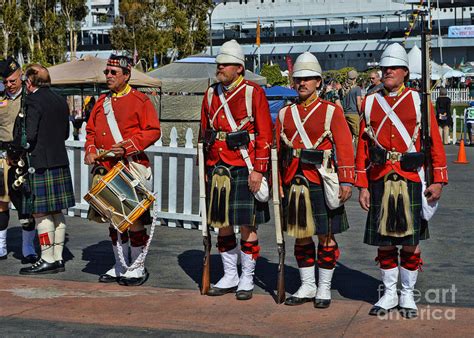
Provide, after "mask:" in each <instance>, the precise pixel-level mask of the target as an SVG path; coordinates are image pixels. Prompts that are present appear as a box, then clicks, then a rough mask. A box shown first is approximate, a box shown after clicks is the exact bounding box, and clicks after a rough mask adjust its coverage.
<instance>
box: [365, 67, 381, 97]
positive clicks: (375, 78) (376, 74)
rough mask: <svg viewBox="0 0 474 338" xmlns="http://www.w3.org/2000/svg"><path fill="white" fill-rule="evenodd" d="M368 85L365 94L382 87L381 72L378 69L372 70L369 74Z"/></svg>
mask: <svg viewBox="0 0 474 338" xmlns="http://www.w3.org/2000/svg"><path fill="white" fill-rule="evenodd" d="M369 79H370V86H369V88H367V95H369V94H372V93H375V92H378V91H379V90H381V89H382V88H383V83H382V72H381V71H380V70H374V71H372V72H370V74H369Z"/></svg>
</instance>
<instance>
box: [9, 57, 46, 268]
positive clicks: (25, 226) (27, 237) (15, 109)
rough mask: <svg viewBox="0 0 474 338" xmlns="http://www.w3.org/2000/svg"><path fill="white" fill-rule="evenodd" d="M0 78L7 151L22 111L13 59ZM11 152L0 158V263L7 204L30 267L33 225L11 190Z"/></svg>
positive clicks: (19, 73) (33, 257)
mask: <svg viewBox="0 0 474 338" xmlns="http://www.w3.org/2000/svg"><path fill="white" fill-rule="evenodd" d="M0 76H1V77H2V78H3V84H4V86H5V94H4V95H0V142H1V143H2V144H3V146H2V148H3V149H2V150H9V148H10V145H11V144H10V143H11V141H12V140H13V128H14V126H15V121H16V120H17V117H18V114H19V113H20V110H21V101H22V95H23V90H24V89H23V88H22V81H21V77H22V71H21V67H20V65H19V64H18V62H16V61H15V60H14V59H13V58H11V57H10V58H8V59H7V60H5V62H4V63H3V67H2V65H0ZM10 155H11V151H8V154H7V156H6V157H5V156H4V155H1V156H0V186H2V189H0V260H2V259H6V258H7V227H8V222H9V220H10V202H11V203H12V204H13V205H14V206H15V208H16V209H17V211H19V213H18V219H19V221H20V224H21V225H22V253H23V259H22V260H21V262H22V264H28V263H29V264H33V263H35V262H36V261H37V260H38V256H37V255H36V252H35V246H34V243H33V241H34V238H35V236H36V231H35V222H34V220H33V218H32V217H31V215H30V214H23V213H22V212H21V209H22V208H21V204H22V199H23V194H22V191H21V189H17V190H15V189H12V183H13V180H14V179H15V178H16V176H17V175H18V174H17V170H18V166H17V164H18V162H17V161H14V160H13V159H12V156H10Z"/></svg>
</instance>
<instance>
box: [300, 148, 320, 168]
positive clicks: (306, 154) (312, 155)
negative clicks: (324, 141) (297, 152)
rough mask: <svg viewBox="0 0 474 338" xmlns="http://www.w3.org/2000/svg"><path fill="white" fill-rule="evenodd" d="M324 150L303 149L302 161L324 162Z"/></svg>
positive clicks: (307, 162) (306, 162) (309, 162)
mask: <svg viewBox="0 0 474 338" xmlns="http://www.w3.org/2000/svg"><path fill="white" fill-rule="evenodd" d="M323 156H324V151H322V150H315V149H303V150H301V156H300V162H301V163H303V164H312V165H318V164H321V163H323Z"/></svg>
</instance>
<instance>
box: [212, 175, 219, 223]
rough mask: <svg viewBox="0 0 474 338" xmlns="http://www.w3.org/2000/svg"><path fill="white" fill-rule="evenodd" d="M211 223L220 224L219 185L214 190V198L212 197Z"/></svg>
mask: <svg viewBox="0 0 474 338" xmlns="http://www.w3.org/2000/svg"><path fill="white" fill-rule="evenodd" d="M211 204H212V206H211V221H212V222H213V223H214V222H219V188H217V184H216V185H215V186H214V189H212V196H211Z"/></svg>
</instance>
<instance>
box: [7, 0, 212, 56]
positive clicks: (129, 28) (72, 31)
mask: <svg viewBox="0 0 474 338" xmlns="http://www.w3.org/2000/svg"><path fill="white" fill-rule="evenodd" d="M119 3H120V17H117V18H116V19H115V22H114V26H113V28H112V30H111V31H110V38H111V42H112V47H113V49H116V50H125V51H127V52H128V53H129V54H130V55H133V54H134V51H135V50H136V51H137V52H138V55H139V58H141V59H144V60H146V62H147V64H148V65H151V64H152V61H153V57H154V55H155V54H156V55H157V56H158V57H159V58H160V64H163V63H165V62H167V61H169V60H170V58H177V57H184V56H187V55H190V54H195V53H198V52H201V51H202V50H203V49H204V47H205V46H206V45H207V44H208V35H207V34H208V30H207V13H208V10H209V9H210V8H211V6H213V4H212V1H211V0H180V1H178V0H140V1H139V0H121V1H120V2H119ZM85 4H86V0H0V23H1V33H0V54H2V56H3V58H5V57H7V56H10V55H13V56H15V57H17V56H18V55H19V54H21V55H23V57H24V59H25V61H26V62H27V63H31V62H41V63H43V64H46V65H48V64H54V63H57V62H62V61H64V60H65V56H66V55H65V54H66V52H67V51H68V50H69V51H70V52H71V58H74V57H75V52H76V49H77V43H78V42H77V40H78V32H79V31H80V27H81V22H82V21H83V20H84V18H85V17H86V15H87V7H86V5H85ZM103 18H106V16H103Z"/></svg>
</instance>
